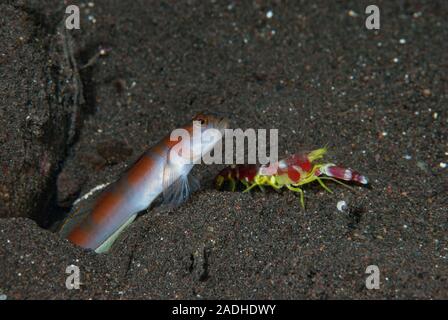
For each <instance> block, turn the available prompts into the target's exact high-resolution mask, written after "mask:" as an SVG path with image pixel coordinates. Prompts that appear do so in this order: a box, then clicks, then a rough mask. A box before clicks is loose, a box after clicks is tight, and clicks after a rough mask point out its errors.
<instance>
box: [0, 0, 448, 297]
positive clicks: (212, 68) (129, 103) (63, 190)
mask: <svg viewBox="0 0 448 320" xmlns="http://www.w3.org/2000/svg"><path fill="white" fill-rule="evenodd" d="M92 2H93V3H94V7H92V8H89V7H88V6H87V2H86V1H79V2H78V3H79V4H81V3H82V4H83V8H82V21H81V30H79V31H75V32H71V34H72V35H73V41H74V44H75V48H74V50H75V51H74V56H75V59H76V61H77V64H78V65H79V66H82V65H83V64H85V63H87V61H89V59H90V58H91V57H93V56H94V55H95V54H96V53H97V52H98V50H99V47H101V46H102V47H104V48H107V49H108V53H107V54H106V55H105V56H102V57H100V58H99V59H98V60H96V61H94V63H93V64H91V65H90V66H88V67H87V68H84V69H82V70H81V71H80V77H81V79H82V83H83V85H84V93H83V95H84V98H85V103H84V104H82V107H81V109H80V110H81V111H80V114H81V115H82V117H81V118H82V119H83V121H82V123H81V125H79V126H78V127H77V132H78V135H77V138H76V139H75V140H74V141H75V143H74V144H73V145H69V144H68V142H67V145H66V147H65V148H62V147H61V146H60V145H58V148H56V149H54V148H53V149H51V150H52V152H53V153H49V154H50V155H49V156H48V155H47V158H48V159H50V160H49V161H50V162H51V163H52V165H51V166H49V167H50V168H53V167H55V168H56V169H51V170H44V173H48V174H49V176H50V177H53V181H51V179H50V178H49V179H48V180H45V181H51V183H50V184H45V183H42V185H46V187H45V191H43V190H39V189H38V187H36V186H41V184H40V182H39V183H34V182H35V181H37V180H34V179H39V175H36V174H31V173H30V172H34V171H36V170H40V171H38V172H41V171H42V168H43V169H45V168H47V166H45V163H46V162H44V165H42V162H39V161H40V159H41V157H44V159H47V158H45V155H46V154H45V152H44V154H43V155H42V152H41V151H42V150H45V148H43V149H42V150H41V149H39V148H41V147H39V148H38V147H36V148H37V149H36V150H34V151H33V152H32V153H26V152H25V153H24V155H23V154H22V153H20V152H16V151H17V150H22V149H20V148H22V140H21V139H22V138H23V137H22V133H24V132H27V131H26V130H31V129H30V127H29V126H27V125H25V124H24V122H23V121H22V120H21V119H25V118H26V117H27V115H28V114H27V113H26V112H30V113H33V112H34V113H33V117H34V118H36V119H37V120H36V121H38V122H39V119H41V117H42V115H39V114H38V113H37V114H36V112H35V110H39V108H43V107H42V106H41V105H39V103H37V104H36V103H34V104H30V105H29V106H28V109H26V108H25V109H24V110H25V111H23V112H22V111H21V112H20V113H18V114H17V113H15V112H16V111H14V110H16V109H11V108H10V106H11V104H13V105H18V106H25V105H26V103H27V101H29V100H30V99H32V98H33V97H40V98H42V100H45V101H47V100H48V99H50V100H48V101H53V102H52V103H53V104H52V105H53V106H54V103H55V102H54V100H51V99H52V94H51V92H52V91H51V90H47V93H48V92H50V93H48V97H46V96H45V95H44V96H42V97H41V96H39V92H40V91H39V90H38V89H36V88H37V87H33V86H31V85H30V86H28V85H26V84H27V83H32V82H31V79H30V78H29V77H33V76H36V77H37V79H38V80H37V82H35V83H37V84H36V86H38V84H39V83H40V82H39V81H43V82H42V83H45V79H46V77H45V70H46V69H42V68H40V65H39V64H45V57H46V52H47V51H46V50H50V49H49V48H47V47H46V46H41V45H38V44H36V43H35V42H34V41H33V39H34V38H33V37H38V38H39V39H43V40H42V42H41V43H44V44H45V41H50V37H48V35H47V34H46V33H49V34H50V33H51V34H54V33H55V32H56V29H57V28H56V27H55V26H56V25H57V23H58V21H59V20H60V19H61V18H62V17H63V12H64V7H63V6H61V4H60V3H61V2H60V1H25V0H24V1H6V5H4V4H3V5H2V7H1V8H2V16H3V17H2V18H1V19H2V20H1V21H2V25H1V27H0V29H1V30H2V31H1V32H2V37H1V38H0V41H1V42H2V43H0V48H2V49H1V52H3V53H4V54H3V58H2V56H0V59H2V60H0V76H1V77H2V79H6V78H5V77H6V72H8V74H11V72H15V73H16V74H17V75H22V76H23V79H22V78H20V77H19V76H13V77H11V79H8V81H3V82H2V86H4V87H3V88H0V89H1V92H2V94H3V98H2V99H3V100H1V101H2V105H1V106H0V108H1V109H0V111H1V114H0V118H1V120H2V129H0V133H1V135H0V138H1V139H2V149H1V155H2V158H1V159H2V170H3V171H1V174H2V175H3V177H6V178H8V177H15V175H19V178H20V179H21V180H20V179H19V178H14V179H18V180H17V186H19V182H20V188H19V187H17V190H12V191H14V194H15V192H17V194H20V197H12V198H11V194H12V193H11V190H9V189H8V187H5V186H2V185H0V187H2V189H0V196H1V198H0V201H5V203H8V206H7V208H19V209H16V210H13V209H11V210H10V211H8V212H9V213H8V214H5V216H9V217H12V216H22V218H3V219H0V295H1V294H3V295H6V297H7V298H8V299H22V298H43V299H54V298H75V299H78V298H82V299H87V298H94V299H96V298H114V299H136V298H137V299H138V298H186V299H195V298H247V299H252V298H272V299H275V298H284V299H285V298H286V299H291V298H361V299H364V298H366V299H371V298H376V299H384V298H448V279H447V278H448V273H447V272H448V266H447V262H448V261H447V259H448V233H447V227H448V215H447V213H448V212H447V205H448V200H447V191H448V180H447V172H448V168H443V166H441V165H440V163H441V162H448V156H447V152H448V144H447V141H448V140H447V139H448V136H447V124H448V121H447V119H448V118H447V117H448V114H447V64H446V62H447V61H446V58H447V52H448V45H447V39H448V38H447V36H448V28H447V21H446V19H447V17H448V5H447V3H446V1H431V2H429V1H428V3H427V4H425V5H423V4H421V3H418V2H413V1H412V2H408V1H396V3H395V4H394V3H393V2H394V1H384V2H383V1H381V2H377V4H378V5H379V7H380V9H381V14H382V15H381V30H380V31H377V32H375V31H369V30H367V29H366V28H365V27H364V18H365V15H364V13H363V12H364V8H365V7H366V6H367V5H368V4H371V3H370V2H366V1H352V2H334V1H322V2H315V1H310V2H306V3H305V2H304V1H290V2H288V3H285V2H284V1H272V2H263V1H246V2H245V4H240V3H239V2H231V1H225V2H221V1H216V2H215V1H182V2H181V1H171V2H160V3H159V2H158V1H147V2H146V1H133V0H129V1H123V0H114V1H112V0H107V1H92ZM231 4H233V5H231ZM88 8H89V12H87V9H88ZM268 10H272V11H273V17H272V18H271V19H268V18H267V17H266V12H267V11H268ZM350 10H353V11H354V12H356V13H358V16H353V15H349V14H348V12H349V11H350ZM6 14H8V15H9V16H5V15H6ZM89 16H90V18H89ZM30 19H31V20H32V21H33V22H32V23H28V22H29V21H30ZM28 24H32V25H33V26H34V27H33V28H34V31H29V32H28V33H27V34H25V35H24V37H25V39H26V41H25V42H24V43H22V42H20V41H19V40H17V36H19V35H20V33H21V32H22V31H20V30H22V29H23V30H27V29H26V28H23V25H25V26H26V25H28ZM273 31H274V32H275V33H273ZM23 32H25V31H23ZM11 35H14V37H16V38H11V37H12V36H11ZM400 39H404V41H401V42H400ZM403 42H405V43H403ZM30 43H33V47H32V48H33V50H34V51H33V50H28V49H26V50H25V49H23V50H22V48H28V47H22V46H27V45H30ZM37 43H38V42H37ZM5 50H13V51H5ZM14 50H15V51H14ZM109 50H110V51H109ZM19 51H20V55H18V54H19V53H17V56H14V54H15V53H11V52H19ZM5 53H8V54H9V55H12V56H9V55H8V54H6V55H5ZM5 56H7V58H5ZM36 57H38V58H36ZM39 57H43V58H39ZM33 59H34V60H33ZM61 61H63V60H61ZM53 63H55V62H53ZM61 63H62V62H61ZM2 64H3V66H8V67H7V68H6V67H2ZM33 68H34V69H36V70H37V69H39V68H40V69H39V70H40V71H39V72H41V73H42V72H43V75H40V73H39V75H36V73H35V72H33ZM42 70H44V71H42ZM55 70H56V71H57V70H58V68H56V69H55ZM47 71H48V70H47ZM53 71H54V68H53ZM36 72H37V71H36ZM2 73H3V74H2ZM55 75H56V76H57V75H59V76H61V74H60V73H57V72H56V73H55V74H53V78H54V77H55ZM70 75H71V74H68V75H65V74H62V76H65V77H68V76H70ZM39 79H43V80H39ZM24 83H25V84H24ZM6 86H7V87H6ZM33 88H34V89H33ZM55 92H58V94H59V96H60V95H61V90H60V91H55ZM63 92H67V91H63ZM7 93H8V94H9V95H8V96H7V98H4V97H5V96H4V95H5V94H7ZM75 93H76V92H75ZM30 97H31V98H30ZM70 101H71V100H70ZM26 110H29V111H26ZM199 111H220V112H227V113H228V114H230V115H231V123H232V126H233V127H240V128H278V129H279V130H280V134H279V138H280V141H279V144H280V153H281V154H285V153H287V152H289V153H293V152H296V151H298V150H302V149H307V150H309V149H311V148H317V147H321V146H323V145H325V144H327V143H328V144H329V145H330V147H331V154H330V155H329V159H330V160H331V161H335V162H338V163H341V164H345V165H347V166H351V167H353V168H356V169H358V170H359V171H360V172H362V173H363V174H365V175H367V176H368V177H369V179H370V181H371V188H361V187H356V192H352V191H350V190H348V189H345V188H343V187H340V186H339V185H334V184H329V185H330V186H331V187H332V189H333V190H334V193H333V194H329V193H326V192H324V191H323V190H322V189H320V188H319V187H317V186H309V187H307V188H306V204H307V209H306V210H305V211H303V210H301V207H300V204H299V201H298V196H297V195H296V194H292V193H291V192H282V193H280V194H277V193H275V192H266V193H261V192H253V193H251V194H242V193H231V192H218V191H215V190H213V187H212V184H211V177H212V176H213V175H214V174H216V173H217V172H218V171H219V169H221V167H219V166H216V167H214V166H210V167H205V166H202V167H200V168H197V169H195V172H196V174H198V175H199V176H200V177H202V178H201V180H202V181H203V185H202V189H201V191H200V192H198V193H196V194H194V196H193V197H192V198H191V199H190V200H189V201H188V202H187V203H185V204H184V205H182V206H181V207H179V208H177V209H171V210H169V209H163V208H162V209H158V210H151V211H149V212H148V213H147V214H146V215H144V216H142V217H141V218H139V219H138V220H137V221H136V222H135V223H134V224H133V225H132V226H131V227H130V228H129V229H128V230H126V232H124V234H123V235H122V236H121V237H120V238H119V240H118V241H117V243H116V245H115V247H114V248H113V250H112V252H111V253H110V254H107V255H97V254H94V253H93V252H87V251H84V250H82V249H80V248H77V247H75V246H73V245H71V244H70V243H69V242H67V241H66V240H63V239H60V238H59V237H58V236H57V235H56V234H53V233H51V232H50V231H48V230H45V229H42V228H40V227H39V226H38V225H37V224H36V223H35V222H34V221H33V220H31V219H30V218H29V217H30V216H32V217H33V218H34V219H35V220H36V221H39V223H40V224H41V225H42V224H43V222H45V221H48V219H49V217H50V218H52V219H53V218H54V216H55V215H56V212H61V211H63V210H62V209H59V210H56V208H57V207H65V208H68V207H69V206H70V204H71V203H72V202H73V200H74V199H76V197H77V196H79V195H80V194H84V193H85V192H87V191H89V190H90V189H92V188H93V187H95V186H97V185H99V184H102V183H105V182H109V181H112V180H113V179H115V178H116V177H118V176H119V174H120V173H121V172H122V171H123V170H124V169H125V168H126V167H127V166H128V165H130V164H131V163H132V162H133V161H134V160H135V158H136V157H138V155H139V154H141V153H142V152H143V151H144V150H145V149H146V148H148V146H151V145H152V144H154V143H155V142H157V141H158V140H159V139H160V138H161V137H162V136H164V135H165V134H166V133H168V132H169V131H170V130H172V129H174V128H176V127H177V126H179V125H181V124H183V123H185V122H186V121H188V120H189V119H190V118H191V117H192V116H193V115H194V114H195V113H197V112H199ZM61 117H62V116H61ZM57 119H59V118H57ZM57 119H56V120H57ZM61 119H62V118H61ZM64 119H65V118H64ZM50 120H51V119H50ZM50 120H49V122H43V121H42V123H44V124H47V126H48V125H50V126H51V125H53V126H59V125H60V126H62V127H63V128H65V129H64V130H65V131H64V132H66V133H67V132H69V130H70V129H69V128H68V127H69V126H68V125H64V123H65V122H62V121H59V120H58V121H53V122H51V121H50ZM53 120H55V119H53ZM6 123H7V124H9V125H10V128H13V129H14V130H12V129H5V126H6V125H5V124H6ZM15 123H16V125H14V124H15ZM66 127H67V128H66ZM58 128H59V127H58ZM7 130H8V131H7ZM11 130H12V131H11ZM7 133H8V134H7ZM49 136H50V139H49V140H48V141H50V140H51V141H53V139H56V138H58V137H60V135H59V134H58V133H57V131H54V132H53V134H51V133H50V134H49ZM17 137H22V138H20V139H19V138H17ZM33 137H34V136H33ZM66 138H67V139H69V138H70V134H67V137H66ZM23 139H24V141H28V140H26V139H31V140H30V141H34V140H32V139H34V138H27V136H26V135H25V134H24V138H23ZM36 141H38V142H36V143H39V141H42V140H39V139H37V140H36ZM28 145H32V146H35V144H28ZM30 148H31V147H30ZM23 150H30V149H23ZM55 150H56V151H55ZM17 153H18V154H17ZM33 155H35V158H36V159H37V160H36V159H34V158H33V157H34V156H33ZM24 156H27V157H28V158H29V159H28V163H31V164H30V165H29V166H28V170H25V171H23V172H22V170H20V168H21V167H20V165H18V166H15V164H17V163H18V161H20V160H21V159H22V157H24ZM48 159H47V160H48ZM34 160H36V161H34ZM38 160H39V161H38ZM33 161H34V162H33ZM33 163H37V164H39V163H40V167H39V166H38V165H36V166H37V167H33ZM42 166H43V167H42ZM8 168H9V169H8ZM10 168H16V169H15V170H14V172H12V169H10ZM30 168H31V169H30ZM33 170H34V171H33ZM14 179H12V178H11V179H9V180H8V181H11V180H12V181H13V180H14ZM23 181H25V182H26V183H23ZM5 185H7V184H6V183H5ZM29 185H31V186H33V188H31V189H29V190H30V191H27V190H28V189H26V187H27V186H29ZM56 186H57V188H56ZM24 188H25V189H24ZM22 190H25V191H22ZM19 192H24V193H23V195H22V193H19ZM42 193H45V195H46V196H45V197H44V196H42ZM14 194H13V195H14ZM27 197H30V198H27ZM11 199H12V200H11ZM20 199H22V200H23V199H25V200H28V199H31V200H32V201H21V200H20ZM48 199H50V200H48ZM7 200H8V201H9V202H6V201H7ZM339 200H346V201H347V202H348V203H349V206H350V208H351V210H350V213H342V212H339V211H338V210H337V209H336V203H337V202H338V201H339ZM15 201H16V202H19V203H17V204H16V202H15ZM29 202H32V203H31V204H30V203H29ZM33 203H34V204H39V206H41V207H40V208H38V210H37V211H36V209H33V208H30V206H32V204H33ZM27 206H28V207H27ZM8 210H9V209H8ZM22 210H23V211H22ZM11 211H14V212H13V213H11ZM5 212H6V211H5ZM29 212H31V213H32V214H30V213H29ZM24 216H25V217H24ZM27 216H28V218H27ZM70 264H75V265H77V266H79V267H80V269H81V281H82V286H81V289H80V290H72V291H70V290H67V289H66V287H65V277H66V276H67V275H66V274H65V268H66V267H67V266H68V265H70ZM371 264H374V265H378V267H379V268H380V271H381V287H380V289H379V290H367V289H366V287H365V278H366V276H367V275H366V274H365V273H364V272H365V269H366V267H367V266H368V265H371ZM4 297H5V296H3V298H4Z"/></svg>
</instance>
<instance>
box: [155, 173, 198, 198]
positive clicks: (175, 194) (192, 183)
mask: <svg viewBox="0 0 448 320" xmlns="http://www.w3.org/2000/svg"><path fill="white" fill-rule="evenodd" d="M165 171H166V172H165V173H166V176H165V173H164V177H163V180H164V181H163V182H164V183H163V184H164V186H163V204H164V205H170V206H175V207H177V206H179V205H180V204H182V203H183V202H185V201H186V200H187V199H188V198H189V197H190V195H191V194H192V193H193V192H195V191H197V190H198V189H199V186H200V184H199V181H198V180H197V179H196V178H194V177H193V176H192V175H191V174H186V175H181V176H180V177H179V178H178V179H177V180H174V179H175V178H174V177H173V176H172V173H170V171H172V170H169V169H167V170H165ZM173 180H174V181H173Z"/></svg>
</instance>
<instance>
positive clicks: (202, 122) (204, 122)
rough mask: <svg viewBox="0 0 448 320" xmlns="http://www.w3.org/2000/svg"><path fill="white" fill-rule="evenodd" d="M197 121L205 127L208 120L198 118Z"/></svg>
mask: <svg viewBox="0 0 448 320" xmlns="http://www.w3.org/2000/svg"><path fill="white" fill-rule="evenodd" d="M196 121H199V122H200V123H201V125H204V124H206V123H207V120H205V119H204V118H197V119H196Z"/></svg>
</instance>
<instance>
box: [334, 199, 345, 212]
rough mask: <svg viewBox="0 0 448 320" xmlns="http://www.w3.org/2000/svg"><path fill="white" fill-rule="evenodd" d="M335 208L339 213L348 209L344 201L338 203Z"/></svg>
mask: <svg viewBox="0 0 448 320" xmlns="http://www.w3.org/2000/svg"><path fill="white" fill-rule="evenodd" d="M336 208H338V210H339V211H340V212H345V211H347V209H348V206H347V202H345V201H344V200H341V201H338V203H337V204H336Z"/></svg>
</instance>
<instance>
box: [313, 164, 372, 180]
mask: <svg viewBox="0 0 448 320" xmlns="http://www.w3.org/2000/svg"><path fill="white" fill-rule="evenodd" d="M321 174H324V175H326V176H328V177H333V178H336V179H341V180H345V181H354V182H358V183H361V184H364V185H366V184H368V183H369V180H368V179H367V177H365V176H363V175H361V174H360V173H359V172H357V171H355V170H353V169H350V168H344V167H340V166H337V165H335V164H332V163H327V164H324V165H321V166H319V169H318V171H317V172H316V175H317V176H319V175H321Z"/></svg>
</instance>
